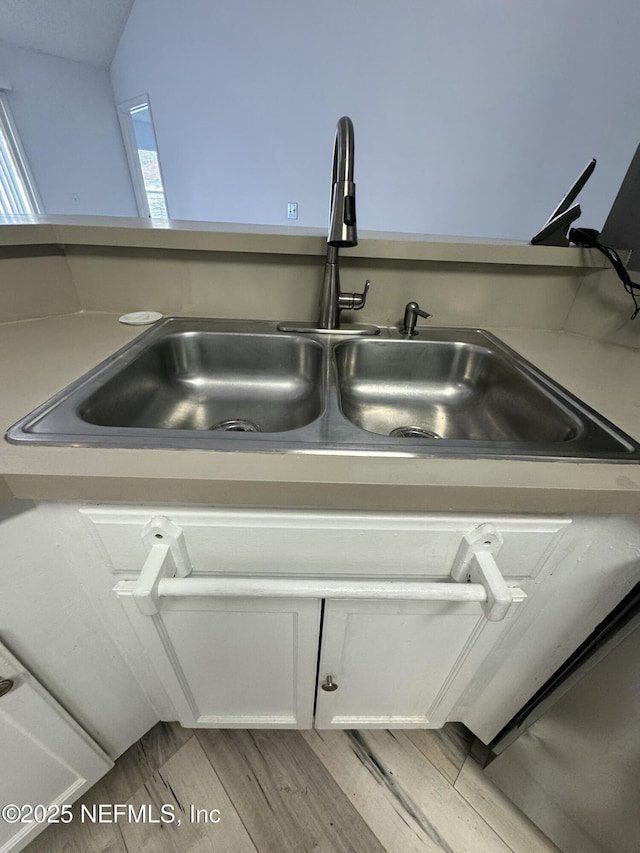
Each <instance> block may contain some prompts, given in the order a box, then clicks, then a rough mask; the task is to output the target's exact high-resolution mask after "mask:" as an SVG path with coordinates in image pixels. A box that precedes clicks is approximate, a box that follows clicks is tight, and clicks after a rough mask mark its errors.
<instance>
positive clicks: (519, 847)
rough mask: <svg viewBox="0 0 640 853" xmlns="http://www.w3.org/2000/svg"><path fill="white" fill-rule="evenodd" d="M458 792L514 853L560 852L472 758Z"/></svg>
mask: <svg viewBox="0 0 640 853" xmlns="http://www.w3.org/2000/svg"><path fill="white" fill-rule="evenodd" d="M455 789H456V791H458V792H459V793H460V794H462V796H463V797H464V798H465V800H466V801H467V802H468V803H469V804H470V805H472V806H473V808H474V809H475V810H476V811H477V812H478V813H479V814H480V815H482V817H483V818H484V820H485V821H486V822H487V823H488V824H489V826H491V827H492V828H493V829H494V830H495V831H496V832H497V833H498V835H499V836H500V837H501V838H502V839H503V840H504V841H505V842H506V843H507V844H508V845H509V847H510V848H511V849H512V850H513V851H514V853H559V848H558V847H556V845H555V844H554V843H553V842H552V841H551V840H550V839H549V838H547V836H546V835H545V834H544V833H543V832H542V830H540V829H538V827H537V826H536V825H535V824H534V823H533V822H532V821H531V820H529V818H528V817H527V816H526V815H525V814H523V813H522V812H521V811H520V809H519V808H517V806H515V805H514V804H513V803H512V802H511V801H510V800H509V798H508V797H506V796H505V795H504V794H503V793H502V791H500V790H499V789H498V788H496V787H495V785H494V784H493V783H492V782H491V781H490V780H489V779H487V777H486V776H485V775H484V773H483V772H482V770H481V769H480V767H479V766H478V765H477V764H476V762H475V761H474V760H473V759H472V758H471V757H470V756H469V758H467V760H466V761H465V763H464V765H463V767H462V770H461V772H460V775H459V776H458V779H457V781H456V783H455Z"/></svg>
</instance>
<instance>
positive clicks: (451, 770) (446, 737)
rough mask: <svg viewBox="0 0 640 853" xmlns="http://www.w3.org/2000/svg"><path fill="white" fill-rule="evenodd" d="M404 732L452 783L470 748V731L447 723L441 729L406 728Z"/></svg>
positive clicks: (455, 724) (459, 725) (471, 737)
mask: <svg viewBox="0 0 640 853" xmlns="http://www.w3.org/2000/svg"><path fill="white" fill-rule="evenodd" d="M405 734H406V736H407V737H408V738H409V740H410V741H411V742H412V743H413V745H414V746H416V747H417V748H418V749H419V750H420V752H421V753H422V754H423V755H424V756H426V758H428V759H429V761H430V762H431V763H432V764H433V766H434V767H435V768H436V770H439V771H440V773H442V775H443V776H444V777H445V779H448V781H449V782H451V784H452V785H453V783H454V782H455V781H456V779H457V778H458V773H460V770H461V769H462V765H463V764H464V762H465V759H466V757H467V755H468V754H469V750H470V749H471V742H472V740H473V735H472V734H471V732H469V731H468V730H467V729H465V727H464V726H463V725H461V724H457V723H447V725H446V726H444V728H442V729H406V730H405Z"/></svg>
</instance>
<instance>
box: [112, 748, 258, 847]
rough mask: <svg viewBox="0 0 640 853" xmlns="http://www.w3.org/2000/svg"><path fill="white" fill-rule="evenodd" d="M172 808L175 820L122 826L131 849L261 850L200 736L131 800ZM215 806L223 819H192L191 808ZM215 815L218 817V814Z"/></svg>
mask: <svg viewBox="0 0 640 853" xmlns="http://www.w3.org/2000/svg"><path fill="white" fill-rule="evenodd" d="M128 803H130V804H131V805H133V807H134V808H135V809H139V808H140V807H141V806H143V805H146V804H151V805H152V806H153V807H154V811H155V813H156V814H158V813H159V812H160V809H161V807H162V805H170V806H172V807H173V809H174V813H175V816H176V822H175V823H172V824H166V823H164V824H163V823H155V824H149V823H135V822H131V821H129V822H125V823H123V824H122V825H121V830H122V835H123V837H124V840H125V843H126V846H127V851H128V853H211V851H214V850H215V853H257V850H256V848H255V846H254V844H253V842H252V841H251V839H250V838H249V836H248V834H247V831H246V829H245V827H244V826H243V824H242V821H241V820H240V818H239V817H238V814H237V812H236V809H235V808H234V806H233V805H232V804H231V802H230V800H229V797H228V796H227V794H226V792H225V790H224V788H223V786H222V784H221V783H220V779H219V778H218V776H217V775H216V773H215V771H214V770H213V768H212V767H211V764H210V762H209V761H208V759H207V757H206V755H205V753H204V752H203V750H202V747H201V746H200V744H199V742H198V740H197V738H191V739H190V740H188V741H187V743H185V745H184V746H183V747H181V748H180V749H179V750H178V752H176V753H175V755H173V756H172V757H171V758H170V759H169V760H168V761H167V762H166V763H165V764H163V765H162V767H160V768H159V769H158V771H157V772H156V773H154V774H153V776H151V778H150V779H148V780H147V782H146V783H145V784H144V785H143V786H142V787H141V788H140V789H139V790H138V791H136V793H135V794H134V796H133V797H131V798H130V799H129V800H128ZM191 806H194V807H195V808H196V809H197V810H200V809H204V810H206V811H207V812H211V810H214V809H217V810H218V811H219V813H220V814H219V818H220V820H219V822H218V823H212V822H205V821H204V820H202V821H201V822H197V821H192V820H191V818H190V807H191ZM215 817H217V816H215V815H214V818H215Z"/></svg>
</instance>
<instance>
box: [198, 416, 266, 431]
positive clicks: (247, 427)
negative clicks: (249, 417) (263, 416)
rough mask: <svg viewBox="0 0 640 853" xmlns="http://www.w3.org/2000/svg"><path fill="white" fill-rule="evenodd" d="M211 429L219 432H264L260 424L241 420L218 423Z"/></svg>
mask: <svg viewBox="0 0 640 853" xmlns="http://www.w3.org/2000/svg"><path fill="white" fill-rule="evenodd" d="M209 429H212V430H215V431H217V432H262V429H261V428H260V427H259V426H258V424H254V422H253V421H245V420H242V419H240V418H232V419H231V420H228V421H218V423H217V424H214V425H213V426H212V427H209Z"/></svg>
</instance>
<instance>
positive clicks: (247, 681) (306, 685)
mask: <svg viewBox="0 0 640 853" xmlns="http://www.w3.org/2000/svg"><path fill="white" fill-rule="evenodd" d="M119 597H120V600H121V601H122V603H123V605H124V606H125V608H126V609H127V613H128V615H129V617H130V619H131V622H132V624H133V626H134V628H135V630H136V632H137V633H138V636H139V638H140V640H141V642H142V645H143V647H144V649H145V650H146V652H147V654H148V656H149V659H150V661H151V663H152V665H153V667H154V669H155V671H156V673H157V674H158V677H159V679H160V681H161V683H162V686H163V687H164V689H165V691H166V693H167V695H168V697H169V699H170V700H171V702H172V704H173V707H174V709H175V713H176V719H178V720H179V721H180V722H181V723H182V725H183V726H188V727H199V726H200V727H203V726H208V727H214V728H229V727H236V728H248V729H250V728H260V727H265V728H310V727H311V725H312V720H313V695H314V687H315V676H316V665H317V659H318V636H319V628H320V602H319V601H314V600H305V599H295V600H293V599H292V600H282V599H277V598H260V599H252V598H247V597H243V598H225V599H221V598H217V597H213V596H185V597H182V598H176V599H171V600H168V601H164V602H163V604H162V608H161V609H160V610H159V612H158V613H157V614H154V615H150V616H145V615H142V614H140V612H139V611H138V609H137V606H136V603H135V601H134V600H133V596H132V594H131V592H129V591H127V590H120V591H119Z"/></svg>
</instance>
